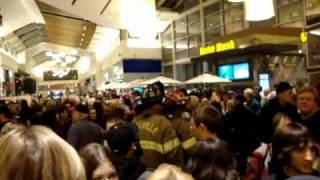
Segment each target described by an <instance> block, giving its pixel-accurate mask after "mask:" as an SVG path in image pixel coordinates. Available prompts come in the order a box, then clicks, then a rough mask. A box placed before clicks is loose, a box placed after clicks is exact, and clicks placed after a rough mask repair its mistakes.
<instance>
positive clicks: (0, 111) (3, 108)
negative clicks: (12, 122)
mask: <svg viewBox="0 0 320 180" xmlns="http://www.w3.org/2000/svg"><path fill="white" fill-rule="evenodd" d="M0 114H3V115H4V116H5V117H6V118H8V119H11V118H12V114H11V112H10V110H9V108H8V107H7V106H6V105H0Z"/></svg>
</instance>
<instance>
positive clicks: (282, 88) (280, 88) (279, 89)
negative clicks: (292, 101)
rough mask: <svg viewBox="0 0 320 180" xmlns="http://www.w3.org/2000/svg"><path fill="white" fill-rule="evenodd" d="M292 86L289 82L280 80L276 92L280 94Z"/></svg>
mask: <svg viewBox="0 0 320 180" xmlns="http://www.w3.org/2000/svg"><path fill="white" fill-rule="evenodd" d="M291 89H292V86H291V85H290V84H289V83H288V82H283V81H282V82H279V83H278V84H277V86H276V93H277V95H279V94H280V93H283V92H285V91H287V90H291Z"/></svg>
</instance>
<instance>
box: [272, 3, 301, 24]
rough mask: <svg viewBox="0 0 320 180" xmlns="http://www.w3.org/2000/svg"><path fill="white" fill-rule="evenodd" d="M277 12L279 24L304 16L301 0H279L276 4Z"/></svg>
mask: <svg viewBox="0 0 320 180" xmlns="http://www.w3.org/2000/svg"><path fill="white" fill-rule="evenodd" d="M278 2H279V1H278ZM277 12H278V18H279V23H280V24H284V23H288V22H292V21H297V20H299V19H303V17H304V14H303V1H302V0H295V1H289V0H284V1H283V2H282V1H281V4H278V10H277Z"/></svg>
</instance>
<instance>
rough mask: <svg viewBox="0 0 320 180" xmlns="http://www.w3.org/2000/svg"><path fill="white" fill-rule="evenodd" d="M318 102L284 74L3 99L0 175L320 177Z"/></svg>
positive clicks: (126, 179)
mask: <svg viewBox="0 0 320 180" xmlns="http://www.w3.org/2000/svg"><path fill="white" fill-rule="evenodd" d="M318 105H319V96H318V90H317V89H315V88H312V87H302V88H300V89H295V88H293V87H292V86H291V85H290V84H289V83H287V82H279V83H278V84H277V85H276V86H275V88H274V89H272V90H269V91H265V92H264V93H262V92H261V89H259V88H247V89H243V90H239V89H237V90H228V91H225V92H223V91H219V90H212V91H209V90H206V91H203V92H197V91H192V92H189V91H186V90H185V89H178V90H171V91H168V92H167V91H165V88H164V86H163V85H162V84H161V83H160V82H156V83H154V84H151V85H149V86H148V87H146V88H144V90H143V91H141V90H139V91H136V90H132V91H130V92H128V93H126V94H122V95H116V94H115V93H110V92H109V93H108V94H106V93H105V92H104V93H101V92H97V93H90V94H87V95H85V96H79V95H69V96H68V97H62V98H61V99H59V100H54V99H52V98H50V97H48V98H42V97H38V98H34V99H33V100H32V101H31V102H27V101H26V100H21V101H19V102H9V101H0V129H1V134H0V152H1V155H0V169H1V170H0V179H1V180H2V179H3V180H22V179H29V180H39V179H46V180H57V179H61V180H82V179H88V180H105V179H108V180H118V179H119V180H137V179H138V180H144V179H146V180H192V179H196V180H238V179H245V180H258V179H275V180H283V179H295V178H297V179H299V178H300V179H319V178H318V176H320V174H319V173H320V159H319V157H320V154H319V152H320V149H319V147H318V146H319V145H318V144H319V143H320V111H319V106H318Z"/></svg>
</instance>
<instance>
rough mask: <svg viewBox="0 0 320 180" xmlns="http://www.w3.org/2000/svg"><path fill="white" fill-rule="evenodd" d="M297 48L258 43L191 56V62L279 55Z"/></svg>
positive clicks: (286, 45)
mask: <svg viewBox="0 0 320 180" xmlns="http://www.w3.org/2000/svg"><path fill="white" fill-rule="evenodd" d="M295 50H298V46H297V45H292V44H260V45H255V46H250V47H245V48H239V49H233V50H227V51H222V52H217V53H213V54H208V55H204V56H199V57H196V58H192V59H191V61H192V62H199V61H214V60H219V59H226V58H233V57H238V56H246V55H280V54H283V53H284V52H288V51H295Z"/></svg>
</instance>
